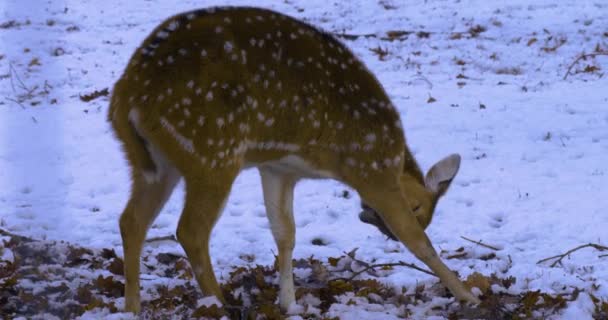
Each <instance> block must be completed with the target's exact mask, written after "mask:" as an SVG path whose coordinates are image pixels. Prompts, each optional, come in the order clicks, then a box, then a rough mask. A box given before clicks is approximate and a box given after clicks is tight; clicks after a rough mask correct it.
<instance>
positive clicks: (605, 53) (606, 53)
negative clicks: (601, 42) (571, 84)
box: [564, 51, 608, 80]
mask: <svg viewBox="0 0 608 320" xmlns="http://www.w3.org/2000/svg"><path fill="white" fill-rule="evenodd" d="M597 56H608V51H598V52H592V53H587V54H581V55H579V56H578V57H577V58H576V59H574V61H573V62H572V63H571V64H570V66H569V67H568V70H567V71H566V74H565V75H564V80H566V79H567V78H568V76H569V75H570V71H571V70H572V68H573V67H574V65H575V64H577V63H578V62H579V61H581V60H585V59H587V58H595V57H597Z"/></svg>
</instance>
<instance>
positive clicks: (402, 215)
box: [361, 186, 480, 303]
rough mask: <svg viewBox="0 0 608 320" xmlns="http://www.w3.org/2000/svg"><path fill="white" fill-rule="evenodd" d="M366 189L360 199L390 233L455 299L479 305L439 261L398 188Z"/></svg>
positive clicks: (477, 300) (475, 298) (452, 273)
mask: <svg viewBox="0 0 608 320" xmlns="http://www.w3.org/2000/svg"><path fill="white" fill-rule="evenodd" d="M366 189H367V190H366V191H365V192H364V193H363V194H361V197H362V198H364V199H366V201H369V203H370V205H371V206H372V207H373V208H374V209H376V210H377V211H378V213H379V214H380V215H381V216H382V220H383V221H384V222H385V223H386V225H387V227H388V228H389V229H390V230H391V231H392V233H393V234H394V235H395V236H396V237H397V238H398V239H399V240H400V241H401V242H402V243H403V244H404V245H405V246H406V247H407V248H408V249H409V250H410V251H411V252H412V253H413V254H414V255H415V256H416V257H417V258H418V259H420V260H421V261H422V262H424V263H425V264H426V265H427V266H428V267H429V268H430V269H431V270H432V271H433V272H434V273H435V274H436V275H437V276H438V277H439V279H441V282H442V283H443V284H444V285H445V286H446V287H447V288H448V289H449V290H450V292H452V294H453V295H454V296H455V297H456V298H457V299H458V300H462V301H469V302H473V303H479V302H480V301H479V299H477V297H475V296H474V295H473V294H472V293H471V291H470V290H469V289H467V288H466V287H465V285H464V284H463V283H462V282H461V281H460V280H459V279H458V277H457V276H456V274H454V272H452V271H451V270H450V269H449V268H448V267H447V266H446V265H445V264H444V263H443V262H442V261H441V259H440V258H439V256H438V255H437V252H436V251H435V249H434V248H433V245H432V244H431V241H430V240H429V238H428V237H427V235H426V234H425V233H424V230H423V228H422V226H421V225H420V223H419V222H418V220H417V219H416V218H415V216H414V214H413V213H412V212H411V209H410V207H409V205H408V204H407V200H406V199H405V198H404V196H403V194H402V191H401V188H400V187H398V186H395V187H394V188H374V189H372V188H366Z"/></svg>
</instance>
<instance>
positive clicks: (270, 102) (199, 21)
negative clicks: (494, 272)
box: [108, 7, 480, 313]
mask: <svg viewBox="0 0 608 320" xmlns="http://www.w3.org/2000/svg"><path fill="white" fill-rule="evenodd" d="M108 121H109V122H110V124H111V127H112V129H113V130H112V131H113V132H114V134H115V136H116V137H117V139H118V140H119V141H120V143H121V145H122V149H123V151H124V153H125V155H126V158H127V160H128V164H129V167H130V177H131V192H130V198H129V200H128V203H127V204H126V207H125V208H124V211H123V212H122V214H121V216H120V220H119V225H120V234H121V237H122V245H123V252H124V276H125V310H126V311H129V312H134V313H138V312H140V309H141V306H140V303H141V301H140V292H139V291H140V282H139V272H140V256H141V253H142V246H143V243H144V240H145V237H146V232H147V230H148V228H149V227H150V225H151V224H152V222H153V220H154V219H155V218H156V216H157V215H158V214H159V212H160V211H161V209H162V207H163V206H164V204H165V202H166V201H167V199H168V198H169V196H170V195H171V193H172V191H173V189H174V188H175V186H176V184H177V183H178V181H179V180H181V179H182V178H183V180H184V188H185V200H184V207H183V211H182V213H181V215H180V218H179V221H178V226H177V230H176V238H177V240H178V242H179V243H180V245H181V246H182V247H183V249H184V252H185V254H186V256H187V258H188V261H189V262H190V265H191V268H192V272H193V274H194V277H195V279H196V281H197V283H198V285H199V287H200V289H201V290H202V292H203V294H204V295H205V296H215V297H216V298H217V299H218V300H219V301H222V302H223V301H225V300H224V299H223V296H222V292H221V290H220V287H219V285H218V282H217V279H216V277H215V275H214V271H213V267H212V263H211V259H210V256H209V241H210V235H211V231H212V229H213V227H214V225H215V223H216V221H217V220H218V218H219V217H220V214H221V213H222V210H223V207H224V205H225V202H226V199H227V198H228V195H229V193H230V192H231V188H232V184H233V182H234V180H235V178H236V177H237V175H238V174H239V173H240V172H241V171H242V170H244V169H246V168H252V167H256V168H257V169H258V170H259V173H260V177H261V185H262V189H263V200H264V204H265V207H266V211H267V216H268V219H269V221H270V229H271V232H272V235H273V238H274V240H275V242H276V246H277V248H278V257H277V259H278V269H279V284H280V288H279V297H278V303H279V305H280V307H281V309H282V310H284V311H286V310H288V309H289V307H290V305H292V304H293V303H294V302H295V289H294V283H293V269H292V254H293V249H294V245H295V224H294V217H293V212H294V209H293V195H294V188H295V185H296V183H297V182H298V181H299V180H301V179H335V180H337V181H340V182H341V183H343V184H345V185H347V186H349V187H350V188H352V189H353V190H355V191H356V192H357V193H358V195H359V196H360V198H361V201H362V202H363V208H364V210H363V212H361V215H360V219H361V220H362V221H363V222H366V223H370V224H373V225H375V226H376V227H378V228H379V229H380V230H381V231H382V232H384V233H385V234H387V235H388V236H389V237H391V238H393V239H396V240H399V241H400V242H402V243H403V244H404V245H405V246H406V247H407V248H408V249H409V250H410V251H411V252H412V253H413V254H414V255H415V257H416V258H417V259H419V260H421V261H422V262H423V263H424V264H426V265H427V266H428V267H429V268H430V269H431V270H432V271H433V272H434V273H435V274H436V275H437V276H438V277H439V279H440V281H441V282H442V283H443V284H444V285H445V286H446V287H447V288H448V289H449V291H450V292H451V293H452V294H453V295H454V297H455V298H456V299H458V300H460V301H464V302H468V303H479V302H480V300H479V299H478V298H477V297H476V296H475V295H474V294H472V292H471V291H470V289H468V288H467V287H466V286H465V285H464V284H463V282H461V281H460V280H459V278H458V277H457V275H456V274H455V273H453V272H452V271H451V270H450V269H449V268H448V267H447V266H446V265H445V264H444V263H443V262H442V260H441V259H440V257H439V256H438V254H437V252H436V251H435V249H434V248H433V245H432V243H431V241H430V240H429V238H428V237H427V235H426V233H425V228H426V227H427V226H428V225H429V224H430V222H431V219H432V217H433V213H434V210H435V206H436V204H437V201H438V200H439V198H441V197H442V196H443V195H444V194H445V193H446V191H447V190H448V188H449V186H450V183H451V182H452V181H453V179H454V177H455V175H456V174H457V172H458V170H459V167H460V162H461V158H460V156H459V155H458V154H452V155H449V156H447V157H446V158H444V159H442V160H440V161H439V162H437V163H436V164H434V165H433V166H432V167H431V168H430V169H429V170H428V172H427V173H426V174H423V172H422V171H421V169H420V167H419V165H418V163H417V161H416V160H415V159H414V157H413V155H412V153H411V151H410V150H409V149H408V147H407V145H406V141H405V135H404V130H403V126H402V122H401V119H400V115H399V113H398V111H397V109H396V107H395V106H394V105H393V104H392V102H391V100H390V99H389V97H388V95H387V93H386V91H385V90H384V88H383V87H382V85H381V84H380V83H379V81H378V80H377V78H376V77H375V76H374V75H373V74H372V73H371V72H370V71H369V70H368V69H367V67H366V66H365V65H364V63H363V62H362V61H361V60H360V59H358V58H357V57H356V56H355V55H354V54H353V52H352V51H351V50H350V49H348V48H347V46H346V45H344V44H342V43H341V42H340V41H339V40H337V39H336V38H335V37H334V36H332V35H331V34H329V33H327V32H325V31H322V30H320V29H318V28H316V27H314V26H312V25H310V24H308V23H305V22H302V21H300V20H298V19H295V18H292V17H290V16H287V15H285V14H281V13H278V12H275V11H272V10H269V9H261V8H254V7H213V8H206V9H199V10H193V11H189V12H185V13H181V14H177V15H175V16H172V17H170V18H168V19H167V20H165V21H164V22H162V23H161V24H160V25H159V26H158V27H156V28H155V29H154V30H153V31H152V33H151V34H150V35H149V36H147V38H146V39H145V40H144V41H143V43H142V44H141V46H140V47H138V48H137V49H136V50H135V52H134V53H133V55H132V56H131V58H130V60H129V62H128V64H127V66H126V69H125V71H124V72H123V74H122V76H121V77H120V78H119V80H118V81H117V82H116V84H115V86H114V87H113V91H112V96H111V99H110V105H109V108H108Z"/></svg>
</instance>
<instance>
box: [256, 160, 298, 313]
mask: <svg viewBox="0 0 608 320" xmlns="http://www.w3.org/2000/svg"><path fill="white" fill-rule="evenodd" d="M260 175H261V176H262V187H263V189H264V204H265V205H266V213H267V215H268V219H269V220H270V227H271V229H272V235H273V237H274V240H275V242H276V243H277V248H278V250H279V256H278V259H279V273H280V275H279V278H280V280H279V281H280V292H279V304H280V306H281V309H282V310H283V311H287V310H288V309H289V306H290V305H291V304H292V303H293V302H295V289H294V286H293V270H292V263H291V259H292V254H293V248H294V245H295V223H294V219H293V189H294V186H295V179H294V178H293V177H290V176H287V175H284V174H281V173H279V172H277V171H275V170H273V169H271V168H261V169H260Z"/></svg>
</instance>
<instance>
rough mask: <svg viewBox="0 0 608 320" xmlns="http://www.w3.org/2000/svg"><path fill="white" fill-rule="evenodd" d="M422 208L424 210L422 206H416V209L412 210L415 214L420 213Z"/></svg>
mask: <svg viewBox="0 0 608 320" xmlns="http://www.w3.org/2000/svg"><path fill="white" fill-rule="evenodd" d="M420 208H422V206H421V205H416V206H414V207H413V208H412V211H413V212H414V213H418V210H420Z"/></svg>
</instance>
